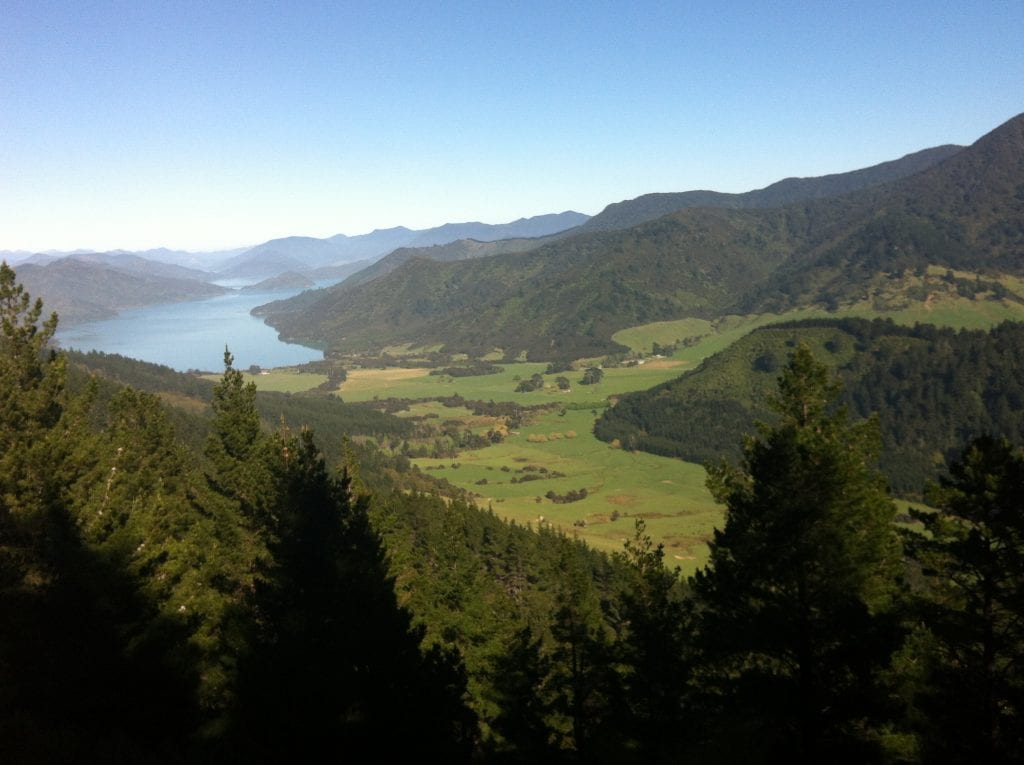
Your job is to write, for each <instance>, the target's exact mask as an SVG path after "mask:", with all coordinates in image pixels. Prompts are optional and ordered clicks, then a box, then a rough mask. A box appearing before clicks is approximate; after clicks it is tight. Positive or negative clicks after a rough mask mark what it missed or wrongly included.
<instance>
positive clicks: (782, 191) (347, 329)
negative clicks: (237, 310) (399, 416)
mask: <svg viewBox="0 0 1024 765" xmlns="http://www.w3.org/2000/svg"><path fill="white" fill-rule="evenodd" d="M851 189H852V190H851ZM737 196H739V197H741V199H740V200H737V199H736V197H737ZM670 199H675V202H671V204H680V203H682V204H684V207H682V208H680V209H676V210H674V211H672V212H670V213H668V214H666V215H662V216H661V217H656V218H654V219H653V220H645V221H644V222H641V223H640V224H638V225H628V226H627V227H626V228H621V229H613V228H604V226H606V225H607V226H611V225H612V224H611V223H605V224H601V222H600V221H601V218H602V216H605V214H606V213H607V214H608V215H607V218H606V220H607V219H609V218H610V219H621V220H624V221H625V222H626V223H629V222H630V221H632V220H634V219H635V218H636V217H638V216H639V217H646V216H648V215H650V214H652V213H651V212H650V210H651V209H652V204H653V205H655V206H657V205H661V204H663V203H665V202H666V200H670ZM716 199H717V200H719V202H721V203H722V205H723V206H702V207H694V206H692V204H693V203H698V204H704V205H709V204H713V203H714V201H715V200H716ZM772 200H779V202H780V204H781V206H777V207H771V206H767V205H769V204H770V203H771V201H772ZM634 201H635V202H636V204H624V205H620V206H612V207H611V208H609V209H608V210H606V211H605V212H604V213H602V214H600V215H598V216H595V218H594V219H593V220H596V221H598V223H597V224H594V223H591V222H588V223H587V224H585V225H584V226H582V227H581V228H580V229H575V230H573V231H571V232H568V233H566V234H564V235H562V236H560V237H558V239H557V240H556V241H553V242H548V243H544V244H541V245H540V246H538V247H536V248H534V249H531V250H529V251H527V252H522V253H512V254H500V255H494V256H492V257H487V258H477V259H472V260H465V261H459V262H436V261H434V260H430V259H427V258H423V257H418V258H412V259H409V260H408V261H406V262H405V263H403V264H402V265H401V266H400V267H398V268H396V269H395V270H393V271H391V272H390V273H387V274H385V275H383V276H380V277H379V278H376V279H374V280H372V281H369V282H364V283H357V282H358V281H359V279H358V275H356V276H355V277H350V279H349V282H351V284H349V283H342V284H341V285H337V286H335V287H333V288H329V289H326V290H323V291H321V292H319V293H307V294H305V295H303V296H301V297H300V298H297V299H295V300H293V301H282V302H279V303H274V304H269V305H267V306H263V307H261V308H260V309H257V312H258V314H259V315H262V316H264V317H265V318H266V320H267V321H268V323H270V324H271V325H272V326H274V327H275V328H277V329H278V331H279V332H280V333H281V334H282V336H283V337H285V338H289V339H297V340H299V341H300V342H304V343H309V344H314V345H317V346H319V347H323V348H325V349H327V350H330V351H334V352H341V353H346V352H366V351H372V350H374V349H379V348H381V347H383V346H386V345H401V344H409V345H412V346H426V345H434V344H442V345H443V347H444V349H445V350H446V351H449V352H465V353H470V354H474V355H481V354H485V353H489V352H492V351H494V350H495V349H500V350H501V351H502V352H503V354H504V355H505V357H506V358H515V357H519V356H521V354H522V353H523V352H526V354H527V357H528V358H530V359H533V360H551V359H564V358H580V357H585V356H592V355H600V354H604V353H609V352H615V351H621V350H624V349H623V348H622V347H621V346H618V345H617V344H616V343H615V342H614V341H613V340H612V334H613V333H614V332H616V331H617V330H620V329H624V328H627V327H631V326H636V325H640V324H645V323H648V322H653V321H660V320H670V319H679V318H685V317H687V316H696V317H704V318H714V317H718V316H722V315H724V314H727V313H748V312H751V311H769V310H771V311H781V310H785V309H788V308H793V307H799V306H811V305H814V306H820V307H826V308H836V307H838V306H840V305H844V304H850V303H854V302H856V301H859V300H862V299H864V298H865V296H867V295H870V294H871V293H872V291H873V290H875V289H876V288H877V286H878V282H879V280H885V279H889V280H891V279H898V278H900V276H901V275H903V274H905V273H906V272H907V271H908V269H910V270H915V271H920V270H921V269H925V268H927V267H928V266H942V267H945V268H949V269H961V270H965V271H970V272H975V273H1002V274H1016V275H1021V274H1024V115H1021V116H1018V117H1015V118H1014V119H1012V120H1010V121H1008V122H1007V123H1005V124H1004V125H1002V126H1000V127H999V128H997V129H996V130H994V131H992V132H991V133H989V134H988V135H986V136H984V137H982V138H981V139H979V140H978V141H977V142H975V143H974V144H973V145H972V146H970V147H968V148H965V149H960V150H958V149H957V148H956V147H938V148H936V149H932V150H928V151H925V152H918V153H917V154H912V155H908V157H904V158H903V159H902V160H897V161H896V162H895V163H886V164H885V165H880V166H876V167H875V168H869V169H868V170H864V171H856V172H854V173H849V174H845V175H844V176H826V177H824V178H821V179H789V180H787V181H782V182H780V183H778V184H773V186H771V187H768V189H764V190H761V191H760V192H750V194H749V195H746V196H744V195H718V196H716V195H711V194H710V192H693V193H690V194H683V195H656V196H654V197H647V198H641V199H640V200H639V201H637V200H634ZM783 202H785V204H782V203H783ZM686 205H689V206H686ZM630 210H633V212H630ZM595 227H596V228H597V229H598V230H590V229H592V228H595ZM924 297H926V296H923V297H922V299H924Z"/></svg>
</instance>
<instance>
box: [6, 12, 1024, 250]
mask: <svg viewBox="0 0 1024 765" xmlns="http://www.w3.org/2000/svg"><path fill="white" fill-rule="evenodd" d="M1021 111H1024V2H1021V0H1007V1H1006V2H977V1H973V2H963V1H958V2H941V0H940V1H938V2H843V1H842V0H835V1H831V0H830V1H829V2H806V3H799V2H771V3H768V2H748V3H742V2H735V3H728V2H700V3H697V2H692V3H690V2H682V1H681V0H680V1H678V2H665V3H658V2H629V3H605V2H562V3H559V2H550V1H549V2H511V3H510V2H489V1H488V0H479V1H478V2H465V3H462V2H451V1H449V2H443V3H418V2H416V3H414V2H407V3H389V2H373V3H370V2H365V3H362V2H341V1H340V0H339V1H338V2H297V3H290V2H272V3H259V2H239V3H227V2H217V1H216V0H204V1H203V2H179V1H176V0H172V1H170V2H164V1H160V2H151V1H149V0H129V1H128V2H90V1H89V0H77V1H72V0H61V1H60V2H46V1H45V0H28V1H27V2H25V1H23V0H0V248H3V249H29V250H43V249H50V248H56V249H70V248H76V247H83V248H95V249H108V248H115V247H123V248H127V249H144V248H148V247H157V246H168V247H173V248H183V249H214V248H223V247H231V246H238V245H244V244H251V243H253V244H254V243H258V242H261V241H264V240H266V239H269V238H272V237H278V236H287V235H292V234H301V235H308V236H321V237H322V236H330V235H332V234H336V233H346V234H360V233H365V232H368V231H370V230H372V229H374V228H383V227H390V226H397V225H405V226H409V227H410V228H427V227H430V226H435V225H439V224H441V223H445V222H458V221H470V220H480V221H484V222H488V223H500V222H506V221H509V220H513V219H515V218H518V217H522V216H530V215H536V214H540V213H548V212H560V211H562V210H567V209H575V210H579V211H580V212H585V213H589V214H594V213H597V212H599V211H600V210H601V209H602V208H603V207H604V206H605V205H606V204H608V203H610V202H616V201H619V200H622V199H627V198H631V197H635V196H638V195H640V194H644V193H647V192H652V191H683V190H687V189H693V188H710V189H715V190H719V191H746V190H750V189H754V188H760V187H763V186H765V185H767V184H769V183H772V182H774V181H776V180H779V179H780V178H783V177H786V176H793V175H796V176H811V175H822V174H826V173H832V172H842V171H846V170H852V169H855V168H858V167H865V166H868V165H871V164H875V163H878V162H882V161H885V160H888V159H894V158H896V157H899V156H902V155H903V154H906V153H908V152H911V151H916V150H918V149H922V148H926V147H929V146H934V145H938V144H942V143H961V144H966V143H971V142H973V141H974V140H976V139H977V138H978V137H980V136H981V135H983V134H984V133H986V132H988V131H989V130H991V129H993V128H995V127H996V126H997V125H999V124H1000V123H1002V122H1004V121H1005V120H1007V119H1009V118H1010V117H1012V116H1014V115H1015V114H1018V113H1020V112H1021Z"/></svg>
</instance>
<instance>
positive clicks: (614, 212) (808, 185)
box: [580, 144, 964, 232]
mask: <svg viewBox="0 0 1024 765" xmlns="http://www.w3.org/2000/svg"><path fill="white" fill-rule="evenodd" d="M963 148H964V147H963V146H955V145H952V144H946V145H943V146H936V147H934V148H931V149H924V150H923V151H918V152H914V153H912V154H907V155H906V156H904V157H901V158H900V159H895V160H892V161H889V162H882V163H881V164H878V165H873V166H872V167H866V168H863V169H861V170H853V171H851V172H847V173H835V174H832V175H823V176H819V177H816V178H785V179H783V180H781V181H777V182H776V183H773V184H771V185H770V186H766V187H765V188H763V189H758V190H756V191H747V192H744V193H742V194H725V193H721V192H718V191H682V192H677V193H658V194H644V195H643V196H639V197H637V198H635V199H629V200H626V201H624V202H615V203H613V204H610V205H608V206H607V207H606V208H605V209H604V210H602V211H601V212H599V213H598V214H597V215H595V216H594V217H593V218H591V219H590V220H588V221H587V222H586V223H584V224H583V225H582V226H580V231H581V232H583V231H614V230H617V229H623V228H630V227H632V226H636V225H639V224H641V223H646V222H647V221H651V220H655V219H656V218H660V217H662V216H663V215H668V214H669V213H673V212H676V211H677V210H683V209H686V208H689V207H720V208H724V209H730V210H749V209H766V208H772V207H784V206H785V205H788V204H793V203H796V202H804V201H808V200H811V199H824V198H827V197H835V196H840V195H842V194H847V193H850V192H852V191H859V190H860V189H865V188H868V187H871V186H877V185H881V184H884V183H890V182H892V181H896V180H899V179H901V178H906V177H908V176H911V175H915V174H917V173H919V172H922V171H923V170H927V169H928V168H930V167H933V166H934V165H936V164H938V163H940V162H943V161H945V160H947V159H949V158H950V157H952V156H954V155H956V154H958V153H959V152H961V151H962V150H963Z"/></svg>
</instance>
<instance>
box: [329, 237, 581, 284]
mask: <svg viewBox="0 0 1024 765" xmlns="http://www.w3.org/2000/svg"><path fill="white" fill-rule="evenodd" d="M561 236H563V235H560V234H551V235H550V237H542V238H538V239H498V240H497V241H492V242H481V241H478V240H476V239H458V240H456V241H454V242H449V243H448V244H434V245H430V246H429V247H399V248H398V249H397V250H394V251H393V252H390V253H388V254H387V255H385V256H384V257H383V258H381V259H380V260H378V261H376V262H375V263H372V264H370V265H368V266H367V267H366V268H364V269H362V270H361V271H358V272H357V273H354V274H352V275H351V276H349V277H348V278H347V279H345V287H346V289H352V288H353V287H358V286H359V285H361V284H366V283H367V282H372V281H373V280H374V279H377V278H379V277H381V276H384V275H385V274H390V273H391V272H392V271H395V270H396V269H398V268H400V267H401V266H402V265H403V264H404V263H407V262H409V261H410V260H412V259H413V258H426V259H427V260H436V261H439V262H442V263H449V262H452V261H456V260H472V259H473V258H487V257H490V256H491V255H504V254H508V253H513V252H526V251H528V250H534V249H536V248H538V247H540V246H541V245H542V244H545V243H546V242H547V241H549V240H551V239H553V238H555V237H561Z"/></svg>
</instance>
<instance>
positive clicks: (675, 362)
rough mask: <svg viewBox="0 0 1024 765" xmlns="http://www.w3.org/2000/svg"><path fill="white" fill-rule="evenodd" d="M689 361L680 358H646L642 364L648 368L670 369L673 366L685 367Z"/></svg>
mask: <svg viewBox="0 0 1024 765" xmlns="http://www.w3.org/2000/svg"><path fill="white" fill-rule="evenodd" d="M689 363H690V362H689V361H683V360H682V359H648V360H647V361H646V362H645V363H644V366H645V367H646V368H648V369H672V368H673V367H685V366H686V365H687V364H689Z"/></svg>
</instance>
